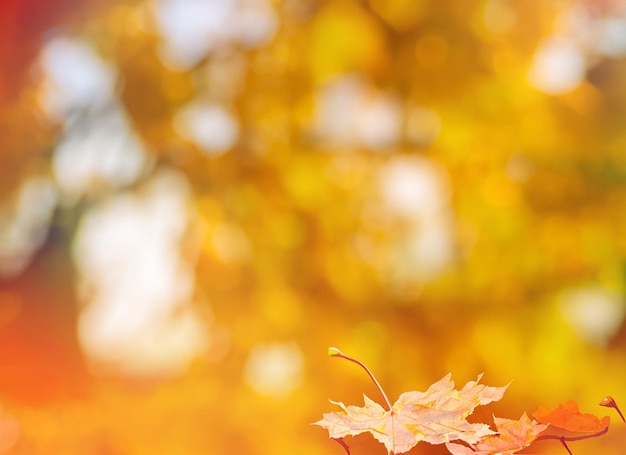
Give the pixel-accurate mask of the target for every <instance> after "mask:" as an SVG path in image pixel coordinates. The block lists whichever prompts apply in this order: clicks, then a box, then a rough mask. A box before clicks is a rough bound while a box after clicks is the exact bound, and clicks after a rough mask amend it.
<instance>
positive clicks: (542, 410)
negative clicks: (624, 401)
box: [533, 400, 611, 433]
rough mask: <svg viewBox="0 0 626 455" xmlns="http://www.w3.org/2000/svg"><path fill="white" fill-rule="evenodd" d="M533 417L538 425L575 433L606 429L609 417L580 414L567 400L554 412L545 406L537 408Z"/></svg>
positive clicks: (571, 402) (573, 404)
mask: <svg viewBox="0 0 626 455" xmlns="http://www.w3.org/2000/svg"><path fill="white" fill-rule="evenodd" d="M533 417H534V418H535V419H537V421H539V422H540V423H546V424H550V425H552V426H555V427H557V428H561V429H563V430H567V431H573V432H576V433H598V432H601V431H604V430H606V429H607V428H608V426H609V422H610V420H611V419H610V417H609V416H605V417H602V418H601V419H600V418H599V417H597V416H595V415H593V414H582V413H581V412H580V411H579V410H578V404H577V403H576V402H575V401H573V400H569V401H566V402H565V403H561V404H560V405H559V406H558V407H557V408H556V409H555V410H551V409H550V408H548V407H546V406H539V408H537V410H536V411H535V412H534V413H533Z"/></svg>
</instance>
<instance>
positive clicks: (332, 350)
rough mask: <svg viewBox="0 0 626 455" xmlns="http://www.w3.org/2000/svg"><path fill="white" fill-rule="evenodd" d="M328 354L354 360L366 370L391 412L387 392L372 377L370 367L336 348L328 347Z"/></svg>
mask: <svg viewBox="0 0 626 455" xmlns="http://www.w3.org/2000/svg"><path fill="white" fill-rule="evenodd" d="M328 355H329V356H331V357H341V358H342V359H346V360H349V361H350V362H354V363H356V364H357V365H359V366H360V367H361V368H363V369H364V370H365V371H366V372H367V374H368V375H369V377H370V379H371V380H372V381H373V382H374V384H375V385H376V387H377V388H378V391H379V392H380V394H381V395H382V396H383V398H384V399H385V404H386V405H387V410H388V411H391V412H393V409H392V407H391V402H390V401H389V398H387V394H385V391H384V390H383V388H382V387H381V386H380V384H379V383H378V381H377V380H376V378H375V377H374V375H373V374H372V372H371V371H370V369H369V368H367V367H366V366H365V364H364V363H363V362H361V361H360V360H357V359H355V358H352V357H349V356H347V355H345V354H344V353H343V352H341V351H340V350H339V349H337V348H332V347H331V348H328Z"/></svg>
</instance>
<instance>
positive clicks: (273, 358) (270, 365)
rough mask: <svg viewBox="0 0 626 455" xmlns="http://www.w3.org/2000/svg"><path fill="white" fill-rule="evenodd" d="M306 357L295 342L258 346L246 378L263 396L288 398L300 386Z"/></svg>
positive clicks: (247, 367) (245, 373) (249, 362)
mask: <svg viewBox="0 0 626 455" xmlns="http://www.w3.org/2000/svg"><path fill="white" fill-rule="evenodd" d="M303 375H304V356H303V355H302V350H301V349H300V347H299V346H298V345H297V344H296V343H295V342H284V343H280V342H274V343H265V344H259V345H256V346H255V347H254V348H253V349H252V351H251V352H250V354H249V355H248V359H247V360H246V365H245V371H244V378H245V380H246V382H247V384H248V385H249V386H250V387H251V388H252V389H253V390H254V391H255V392H257V393H258V394H259V395H261V396H265V397H270V398H275V399H281V398H286V397H288V396H289V395H291V394H292V392H293V391H294V390H295V389H296V388H297V387H298V386H299V385H300V383H301V382H302V379H303Z"/></svg>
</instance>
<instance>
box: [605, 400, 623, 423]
mask: <svg viewBox="0 0 626 455" xmlns="http://www.w3.org/2000/svg"><path fill="white" fill-rule="evenodd" d="M600 406H606V407H607V408H615V410H616V411H617V413H618V414H619V416H620V417H621V418H622V420H623V421H624V422H626V419H625V418H624V414H622V411H620V410H619V407H618V406H617V403H616V402H615V400H614V399H613V397H612V396H609V395H607V396H605V397H604V398H602V401H600Z"/></svg>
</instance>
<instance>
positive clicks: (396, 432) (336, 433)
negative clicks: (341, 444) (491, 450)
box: [315, 374, 506, 454]
mask: <svg viewBox="0 0 626 455" xmlns="http://www.w3.org/2000/svg"><path fill="white" fill-rule="evenodd" d="M480 378H481V376H479V377H478V379H477V380H476V381H470V382H468V383H467V384H466V385H465V386H464V387H463V388H462V389H461V390H455V389H454V382H453V381H452V380H451V375H450V374H447V375H446V376H444V377H443V378H442V379H440V380H439V381H437V382H435V383H434V384H433V385H431V386H430V387H429V388H428V390H427V391H426V392H406V393H403V394H402V395H400V397H399V398H398V400H397V401H396V402H395V403H394V405H393V406H392V407H391V409H385V408H383V407H382V406H381V405H380V404H378V403H376V402H375V401H373V400H371V399H370V398H368V397H367V396H365V395H364V406H362V407H358V406H346V405H344V404H343V403H338V402H332V401H331V402H332V403H333V404H336V405H338V406H339V407H340V408H341V409H342V410H341V411H338V412H332V413H325V414H324V416H323V419H322V420H320V421H318V422H315V424H316V425H319V426H321V427H323V428H326V429H327V430H328V432H329V435H330V437H331V438H336V439H339V438H343V437H345V436H349V435H350V436H356V435H358V434H361V433H366V432H369V433H371V434H372V435H373V436H374V438H375V439H376V440H378V441H379V442H381V443H383V444H384V445H385V447H386V448H387V451H388V452H389V453H396V454H397V453H404V452H407V451H409V450H410V449H411V448H413V447H414V446H415V445H416V444H417V443H419V442H421V441H425V442H428V443H430V444H443V443H446V442H448V441H452V440H462V441H465V442H467V443H468V444H473V443H477V442H479V441H480V440H481V439H482V438H484V437H485V436H487V435H491V434H493V431H492V430H491V429H490V428H489V426H488V425H485V424H479V423H469V422H468V421H466V420H465V418H466V417H467V416H468V415H470V414H471V413H472V412H473V411H474V409H475V408H476V407H477V406H480V405H485V404H488V403H491V402H492V401H497V400H499V399H501V398H502V396H503V394H504V391H505V389H506V386H505V387H488V386H485V385H483V384H479V383H478V381H479V380H480Z"/></svg>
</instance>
